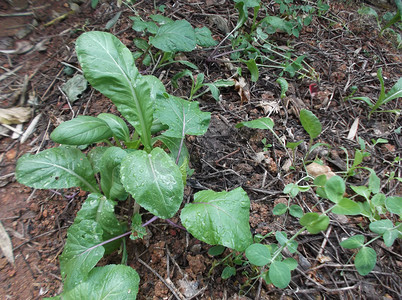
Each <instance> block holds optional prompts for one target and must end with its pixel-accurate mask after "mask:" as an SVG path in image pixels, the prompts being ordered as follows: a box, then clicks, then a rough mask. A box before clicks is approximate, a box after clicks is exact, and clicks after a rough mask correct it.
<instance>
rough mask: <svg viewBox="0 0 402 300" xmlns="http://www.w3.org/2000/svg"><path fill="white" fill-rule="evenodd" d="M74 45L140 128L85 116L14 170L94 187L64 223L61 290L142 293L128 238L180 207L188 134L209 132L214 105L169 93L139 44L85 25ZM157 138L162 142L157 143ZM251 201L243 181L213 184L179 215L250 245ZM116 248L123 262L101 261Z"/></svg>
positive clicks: (69, 294)
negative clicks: (122, 204)
mask: <svg viewBox="0 0 402 300" xmlns="http://www.w3.org/2000/svg"><path fill="white" fill-rule="evenodd" d="M76 52H77V56H78V60H79V62H80V65H81V67H82V70H83V73H84V75H85V77H86V79H87V80H88V82H89V83H90V84H91V85H92V87H93V88H95V89H97V90H98V91H100V92H101V93H102V94H104V95H105V96H107V97H108V98H110V99H111V101H112V102H113V103H114V104H115V105H116V107H117V109H118V110H119V112H120V113H121V115H122V116H123V117H124V118H125V120H126V121H127V122H128V123H130V125H132V127H133V128H134V132H130V131H129V127H128V125H127V123H126V121H125V120H123V119H122V118H120V117H117V116H115V115H112V114H100V115H99V116H97V117H92V116H79V117H77V118H75V119H72V120H70V121H67V122H64V123H62V124H61V125H60V126H58V127H57V128H56V129H55V130H54V131H53V132H52V134H51V136H50V137H51V139H52V140H53V141H55V142H56V143H60V144H62V146H60V147H55V148H51V149H47V150H44V151H42V152H40V153H38V154H36V155H32V154H25V155H24V156H22V157H21V158H20V159H19V160H18V163H17V166H16V178H17V180H18V181H19V182H20V183H22V184H25V185H27V186H30V187H33V188H38V189H64V188H71V187H79V188H81V189H82V190H84V191H88V192H90V194H89V195H88V197H87V199H86V200H85V202H84V203H83V205H82V208H81V209H80V211H79V212H78V213H77V216H76V218H75V220H74V223H73V225H72V226H71V227H70V228H69V229H68V231H67V241H66V244H65V247H64V251H63V253H62V255H61V256H60V269H61V274H62V279H63V285H64V290H63V293H62V295H61V296H59V297H58V298H59V299H61V298H62V299H100V298H104V297H106V296H105V295H109V296H110V295H111V294H113V295H114V296H115V297H117V298H119V299H127V298H129V299H135V298H136V295H137V293H138V286H139V280H140V279H139V275H138V274H137V272H136V271H135V270H134V269H132V268H131V267H129V266H126V265H124V262H125V261H126V259H125V257H127V254H126V253H125V249H126V248H125V242H126V241H125V239H124V237H126V236H129V235H130V236H131V238H132V239H137V238H141V237H143V236H144V235H145V234H146V231H145V230H144V228H143V227H144V226H146V225H147V224H149V223H151V222H152V221H154V220H156V219H158V218H161V219H168V218H171V217H173V216H174V215H175V214H176V213H177V211H178V210H179V208H180V206H181V204H182V199H183V190H184V185H185V183H186V178H187V176H189V174H191V170H190V169H189V166H188V161H189V157H188V156H189V154H188V151H187V148H186V146H185V143H184V139H185V136H186V135H202V134H204V133H205V132H206V130H207V128H208V126H209V121H210V113H207V112H202V111H201V110H200V109H199V104H198V102H195V101H191V102H190V101H186V100H183V99H181V98H178V97H175V96H173V95H170V94H168V93H166V91H165V88H164V86H163V84H162V83H161V82H160V81H159V79H157V78H156V77H154V76H150V75H148V76H142V75H141V74H140V73H139V72H138V70H137V68H136V66H135V63H134V57H133V55H132V53H131V52H130V51H129V50H128V48H126V46H125V45H123V44H122V43H121V42H120V41H119V40H118V39H117V38H116V37H115V36H113V35H112V34H109V33H105V32H96V31H94V32H87V33H84V34H82V35H81V36H80V37H79V38H78V39H77V42H76ZM156 134H159V135H156ZM156 141H161V142H162V145H161V146H160V147H156V146H155V143H156ZM99 143H103V144H106V145H107V146H96V145H95V146H94V147H91V148H92V149H91V150H90V151H89V152H88V153H83V152H82V151H81V150H80V149H79V146H82V145H86V146H87V145H93V144H99ZM165 149H168V150H169V153H168V152H166V151H165ZM95 175H97V176H95ZM97 178H100V180H99V181H98V180H97ZM129 198H130V199H131V198H132V199H133V200H134V202H135V204H134V209H133V215H132V217H131V218H130V216H117V215H116V214H115V206H116V205H117V203H118V201H125V200H126V199H129ZM141 207H142V208H143V209H145V210H147V211H149V212H150V213H152V214H153V215H154V217H153V218H151V219H150V220H149V221H147V222H146V223H142V220H141V214H140V213H141V211H140V208H141ZM249 209H250V200H249V198H248V196H247V194H246V193H245V192H244V190H243V189H242V188H237V189H235V190H233V191H230V192H214V191H209V190H206V191H202V192H199V193H196V194H195V195H194V202H193V203H190V204H186V205H185V206H184V208H183V210H182V211H181V215H180V217H181V221H182V224H183V225H184V226H185V227H186V228H187V230H188V231H189V232H190V233H191V234H193V235H194V236H195V237H196V238H198V239H200V240H202V241H204V242H206V243H209V244H211V245H216V244H218V245H223V246H225V247H229V248H231V249H235V250H236V251H244V250H245V249H246V248H247V247H248V246H249V245H250V244H251V243H252V236H251V233H250V226H249V223H248V219H249ZM130 222H131V230H130V231H128V232H127V227H128V225H129V224H130ZM170 222H171V221H170ZM118 248H121V249H122V252H123V258H122V261H123V264H122V265H108V266H104V267H97V266H96V265H97V263H98V261H99V260H100V259H101V258H102V257H103V256H104V255H106V254H109V253H111V252H113V251H115V250H116V249H118ZM56 298H57V297H56ZM117 298H116V299H117Z"/></svg>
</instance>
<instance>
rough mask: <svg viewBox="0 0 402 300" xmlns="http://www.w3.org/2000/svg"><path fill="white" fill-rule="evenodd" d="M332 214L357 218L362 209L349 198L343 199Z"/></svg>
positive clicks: (333, 209)
mask: <svg viewBox="0 0 402 300" xmlns="http://www.w3.org/2000/svg"><path fill="white" fill-rule="evenodd" d="M331 212H333V213H334V214H337V215H345V216H355V215H358V214H360V213H361V208H360V205H359V204H358V203H356V202H355V201H353V200H350V199H348V198H342V199H341V200H340V201H338V203H337V204H336V205H335V206H334V207H333V208H332V210H331Z"/></svg>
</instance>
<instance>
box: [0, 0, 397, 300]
mask: <svg viewBox="0 0 402 300" xmlns="http://www.w3.org/2000/svg"><path fill="white" fill-rule="evenodd" d="M116 2H117V1H103V2H102V1H100V3H99V4H98V6H97V7H96V8H95V9H93V8H91V6H90V1H71V3H70V2H67V1H56V0H50V1H45V0H37V1H28V0H7V1H5V0H1V1H0V108H10V107H14V106H18V107H31V108H32V111H31V115H30V117H29V118H28V119H27V120H26V122H25V123H24V125H23V127H22V128H21V129H20V130H22V131H24V130H25V129H27V127H28V125H29V124H30V122H31V121H32V120H33V119H34V118H35V117H36V116H38V115H39V114H41V117H40V119H39V122H38V123H37V125H36V127H35V130H34V132H33V133H32V134H31V135H30V136H29V137H28V138H27V139H26V141H24V142H23V143H21V142H20V139H13V138H12V137H11V135H12V132H11V131H7V130H6V129H4V127H3V126H0V127H1V128H2V131H0V133H1V135H0V207H1V209H0V221H1V223H2V224H3V226H4V227H5V229H6V231H7V233H8V235H9V236H10V238H11V241H12V245H13V254H14V257H15V265H14V266H12V265H11V264H10V263H8V261H7V259H6V258H5V257H4V256H1V257H0V270H1V272H0V299H42V298H44V297H51V296H55V295H58V294H59V293H60V292H61V291H62V282H61V275H60V270H59V263H58V256H59V255H60V254H61V253H62V251H63V246H64V243H65V239H66V231H67V228H68V227H69V226H70V225H71V224H72V222H73V220H74V217H75V214H76V212H77V211H78V210H79V208H80V207H81V204H82V202H83V201H84V199H85V198H86V193H85V192H83V191H80V190H79V189H70V190H58V191H42V190H34V189H31V188H28V187H25V186H22V185H21V184H19V183H17V182H16V181H15V177H14V170H15V164H16V161H17V160H18V158H19V157H21V156H22V155H23V154H24V153H27V152H32V153H36V152H38V151H40V150H44V149H47V148H50V147H52V146H54V142H52V141H51V140H50V139H49V134H50V132H51V131H52V130H53V129H54V128H55V127H56V126H57V125H58V124H60V123H61V122H62V121H66V120H69V119H71V118H72V117H74V116H76V115H80V114H86V115H94V116H96V115H98V114H99V113H101V112H111V113H116V108H115V107H114V106H113V104H112V103H111V102H110V101H109V100H108V99H106V98H105V97H104V96H102V95H101V94H100V93H98V92H96V91H94V90H93V89H92V88H88V89H87V90H86V91H85V92H84V93H83V94H82V95H81V96H80V98H79V100H77V101H76V102H74V103H73V104H71V105H70V103H68V102H67V100H66V97H65V95H64V94H63V93H62V91H61V89H60V88H61V86H62V85H63V84H64V83H65V82H66V81H67V80H68V79H69V78H71V75H69V74H67V73H66V72H65V70H66V66H73V67H76V68H79V64H78V62H77V57H76V54H75V52H74V41H75V40H76V38H77V37H78V36H79V35H80V34H81V33H83V32H86V31H92V30H102V31H105V25H106V24H107V22H108V21H109V20H111V19H112V18H113V16H115V15H116V13H117V12H119V11H121V12H122V14H121V16H120V18H119V19H118V21H117V22H116V24H115V25H114V26H113V27H112V28H111V29H109V30H106V31H109V32H111V33H113V34H115V35H116V36H117V37H118V38H119V39H120V40H121V41H122V42H123V43H124V44H125V45H127V47H129V48H130V49H131V50H133V51H134V45H133V43H132V40H133V38H134V37H136V36H137V35H138V33H136V32H135V31H134V30H132V29H131V26H132V21H131V20H130V19H129V17H130V16H133V15H134V14H137V15H138V16H141V17H143V18H146V16H149V15H151V14H156V13H160V12H159V11H158V10H157V9H156V8H157V7H159V6H160V5H161V4H164V5H165V12H164V15H165V16H169V17H170V18H173V19H186V20H187V21H189V22H190V23H191V24H192V25H193V26H194V27H201V26H207V27H209V28H210V29H211V31H212V33H213V37H214V38H215V39H216V40H218V41H220V40H222V39H223V38H224V36H225V33H224V32H223V30H222V28H220V27H219V26H217V25H216V23H214V22H215V21H214V20H217V19H216V18H212V17H213V16H219V17H220V19H223V20H225V22H226V24H227V26H228V27H229V28H230V29H231V28H233V27H234V26H235V25H236V22H237V17H238V15H237V12H236V10H235V9H234V5H233V2H232V1H229V0H220V1H218V0H216V1H212V0H206V1H196V0H194V1H192V0H176V1H144V0H142V1H135V3H134V4H132V5H129V6H127V5H122V6H121V7H118V6H117V5H116ZM263 2H264V3H267V4H268V7H270V13H272V12H273V11H275V10H276V11H277V9H278V7H277V6H275V5H274V4H273V3H274V1H263ZM313 2H314V1H313ZM329 3H330V10H329V12H328V13H327V14H326V15H324V17H321V18H319V17H317V16H315V17H314V18H313V21H312V23H311V24H310V25H309V26H307V27H304V28H303V29H302V31H301V34H300V37H299V38H294V37H292V38H291V37H289V36H288V35H286V34H285V33H280V32H279V33H275V34H273V35H272V36H270V40H272V41H273V42H274V43H276V44H277V45H278V46H280V47H282V48H286V47H291V48H293V49H294V51H295V52H294V53H295V54H297V55H302V54H306V57H307V58H306V59H307V61H308V63H309V64H310V65H311V67H312V68H313V69H314V70H315V72H316V73H317V74H318V75H319V77H320V82H319V83H318V85H319V91H318V93H317V94H316V95H315V96H314V97H311V95H310V93H309V86H310V84H312V83H317V82H314V81H312V80H311V79H309V78H302V79H298V78H297V77H294V78H287V80H288V82H289V85H290V87H289V91H288V93H287V96H286V98H284V99H282V100H281V99H280V88H279V85H278V84H277V83H275V80H276V79H277V78H278V74H279V72H280V70H278V69H272V68H266V69H264V68H262V69H260V77H259V80H258V81H257V82H255V83H254V82H251V81H250V74H248V72H247V71H246V68H244V65H243V70H244V74H243V76H244V78H245V79H246V82H247V86H246V87H245V89H248V93H249V97H248V99H243V98H241V97H240V96H239V93H238V92H237V91H236V90H235V89H234V88H224V89H222V91H221V92H222V97H221V100H220V101H219V102H217V101H215V100H214V99H213V98H212V97H211V96H210V94H205V95H204V96H203V97H201V98H199V99H197V100H198V101H199V102H200V107H201V109H202V110H203V111H209V112H211V113H212V118H211V124H210V128H209V130H208V132H207V133H206V134H205V135H204V136H199V137H188V139H187V141H186V143H187V147H188V148H189V151H190V156H191V165H192V168H194V169H195V173H194V175H193V176H192V177H191V179H190V180H189V181H188V185H187V187H186V191H185V194H186V197H187V198H188V199H190V198H191V195H192V194H193V193H195V192H196V191H199V190H201V189H206V188H208V189H213V190H215V191H221V190H227V191H229V190H232V189H234V188H236V187H239V186H241V187H243V189H244V190H246V192H247V193H248V195H249V197H250V199H251V202H252V204H251V211H250V224H251V228H252V232H253V234H256V233H259V234H263V235H264V234H266V233H268V232H271V231H273V232H275V231H277V230H284V229H286V230H287V231H288V232H289V233H293V232H296V231H297V230H298V229H299V228H300V225H299V224H298V222H297V220H296V219H295V218H291V217H284V216H280V217H278V216H274V215H273V214H272V209H273V207H274V206H275V205H276V204H278V203H281V202H282V203H283V202H286V201H287V197H288V196H287V195H285V194H283V188H284V186H285V185H286V184H288V183H291V182H297V181H298V180H299V179H300V178H302V177H303V174H302V173H303V172H304V170H303V166H302V165H299V166H296V168H295V169H293V170H292V169H290V170H289V169H287V170H286V168H285V166H284V165H285V164H286V161H287V154H286V153H285V151H284V150H283V148H281V147H280V145H279V144H278V142H277V141H276V140H275V138H274V137H273V136H272V134H270V133H269V132H268V131H263V130H252V129H247V128H242V129H236V128H235V125H236V124H237V123H238V122H241V121H245V120H253V119H256V118H260V117H263V116H267V114H269V116H270V117H271V118H272V119H273V120H274V122H275V131H276V132H277V134H278V135H279V136H285V137H286V138H287V139H288V141H299V140H302V139H303V140H308V136H307V134H306V132H305V131H304V130H303V128H302V126H301V124H300V122H299V120H298V117H297V116H298V112H299V111H300V109H302V108H307V109H309V110H311V111H313V112H314V114H315V115H316V116H317V117H318V118H319V119H320V121H321V123H322V125H323V133H322V134H321V135H320V136H319V138H318V139H317V140H316V142H322V143H327V144H330V145H331V147H332V148H331V150H327V149H326V148H325V149H323V148H318V149H317V152H316V153H315V155H318V156H319V157H320V158H322V159H323V160H324V161H325V162H326V164H327V165H329V166H330V167H331V169H332V170H333V171H334V172H338V171H344V170H345V159H346V158H345V153H344V151H343V150H342V149H341V147H344V148H346V149H347V150H348V151H350V153H353V151H354V149H358V148H359V145H358V143H357V142H356V139H347V135H348V133H349V132H350V129H351V127H352V124H353V123H354V121H355V120H356V119H359V129H358V136H360V137H361V138H363V139H364V140H366V141H367V142H368V143H371V140H372V139H378V138H383V139H386V140H387V142H386V143H383V144H379V145H377V146H375V147H369V149H368V151H369V152H370V154H371V155H370V156H369V157H367V158H366V159H365V161H364V165H365V166H366V167H370V168H373V169H374V170H375V171H376V173H377V174H378V176H379V177H380V178H381V180H382V182H383V183H384V184H383V186H382V190H383V192H384V193H385V194H386V195H402V189H401V185H400V182H399V181H397V180H391V181H387V176H386V175H387V174H389V173H390V172H392V171H395V172H396V176H399V177H402V175H401V172H402V170H401V163H400V162H397V163H393V162H394V160H395V158H397V157H401V154H402V151H401V149H402V147H401V146H402V138H401V134H400V133H399V134H398V133H396V129H398V128H401V119H400V117H399V116H396V115H395V114H390V113H387V114H386V113H383V114H375V115H373V116H372V118H371V119H368V112H369V110H368V108H367V105H366V104H364V103H363V102H359V101H344V99H345V97H347V96H348V95H349V94H350V87H351V86H358V92H357V93H356V95H357V94H358V95H359V96H368V97H375V96H377V95H378V94H379V82H378V79H377V77H376V72H377V69H378V68H379V67H382V68H383V74H384V77H385V78H386V86H387V88H388V89H389V88H390V87H391V86H392V85H393V84H394V83H395V82H396V81H397V80H398V79H399V78H400V77H401V76H402V61H401V60H402V55H401V52H400V50H398V49H397V48H396V44H395V43H396V41H395V40H394V38H393V37H392V36H387V35H385V36H384V37H382V36H380V35H379V29H378V26H377V24H376V21H375V19H374V18H370V17H368V16H362V15H359V14H358V13H357V9H358V8H359V7H361V5H362V4H363V2H362V1H352V0H346V1H329ZM381 3H382V2H381ZM366 4H367V2H366ZM384 5H385V4H384ZM384 5H380V6H375V9H377V10H378V12H379V13H381V14H383V13H384V12H385V11H386V10H387V6H384ZM224 45H225V44H224ZM226 45H229V42H228V43H227V44H226ZM225 49H229V48H225ZM212 51H213V49H207V50H199V51H193V52H191V53H185V59H187V60H189V61H190V62H192V63H194V64H196V65H197V66H198V67H199V68H200V71H201V72H204V73H205V74H206V77H207V79H208V81H209V82H212V81H214V80H216V79H222V78H223V79H226V78H230V77H231V76H232V75H233V74H232V70H230V68H228V66H227V64H225V62H224V61H223V60H222V58H225V55H223V56H222V57H220V59H216V60H213V61H209V60H208V59H207V58H208V55H209V54H210V53H211V52H212ZM219 51H220V50H219ZM223 51H224V50H222V51H220V52H221V53H223ZM226 56H227V57H229V55H226ZM138 67H139V69H140V71H141V72H142V73H144V74H147V73H150V71H151V70H149V69H147V68H146V67H143V66H138ZM182 69H184V66H181V65H176V64H175V65H169V66H167V67H165V68H161V69H157V70H156V71H155V73H154V75H155V76H157V77H160V78H162V80H163V82H164V84H165V86H166V87H167V90H168V92H169V93H172V94H174V95H176V96H182V97H186V96H188V95H189V90H190V88H191V82H190V81H189V80H187V79H183V80H180V81H179V83H180V88H179V89H174V87H173V86H172V85H171V78H172V76H174V75H175V74H176V73H177V72H179V71H180V70H182ZM269 103H271V104H269ZM272 103H276V105H277V106H274V107H277V109H269V105H271V107H272V105H273V104H272ZM267 105H268V106H267ZM387 108H388V109H396V108H401V99H397V100H396V101H392V102H390V103H389V104H388V106H387ZM12 126H14V125H12ZM14 127H15V126H14ZM264 138H265V139H266V140H267V143H270V144H272V145H273V146H272V147H271V148H269V149H268V150H267V151H266V152H264V154H263V156H264V157H263V159H262V160H258V159H256V155H257V153H262V152H263V151H264V150H263V148H264V145H263V143H262V142H261V141H262V140H263V139H264ZM300 147H301V148H300V149H301V150H300V151H297V152H296V156H297V157H300V158H301V157H302V156H303V155H304V153H305V152H303V150H304V149H306V147H307V146H306V143H304V144H302V145H300ZM310 159H311V158H310ZM285 170H286V171H285ZM351 180H352V181H353V184H355V185H362V184H366V183H367V178H363V177H359V176H356V177H355V178H352V179H351ZM294 201H295V204H299V205H300V206H301V207H303V208H304V209H305V210H306V209H309V208H311V207H313V206H314V205H315V199H314V198H313V197H312V193H303V194H300V195H299V196H297V197H296V198H295V199H294ZM145 216H146V217H147V218H150V217H151V216H147V215H145ZM172 221H174V222H176V223H179V218H178V217H176V218H174V219H172ZM367 222H368V221H367V220H366V219H364V218H362V217H360V218H356V217H354V218H353V219H352V218H348V217H339V216H336V215H331V223H330V227H329V228H328V230H327V231H326V232H322V233H321V234H317V235H310V234H308V233H305V234H302V235H301V236H300V237H299V238H298V242H299V248H298V255H297V257H295V258H297V260H298V261H299V268H298V269H297V270H295V271H293V273H292V282H291V284H290V285H289V287H288V288H286V289H283V290H281V289H277V288H275V287H274V286H272V285H267V284H265V283H264V282H263V281H252V280H249V278H252V277H253V276H255V275H256V273H255V270H253V269H251V268H250V267H247V266H243V267H239V268H238V271H237V275H236V276H233V277H231V278H229V279H227V280H223V279H222V278H221V277H220V275H221V272H222V270H223V268H224V265H222V264H221V265H217V266H216V267H214V266H215V265H216V264H217V262H218V261H219V260H220V259H222V258H223V257H224V254H223V255H222V256H219V257H217V258H214V257H212V256H210V255H208V253H207V252H208V250H209V248H210V246H209V245H207V244H204V243H202V242H200V241H198V240H196V239H194V238H193V237H192V236H191V235H190V234H188V233H187V232H185V231H182V230H180V229H178V228H175V227H172V226H170V225H168V224H167V223H166V222H164V221H163V220H160V221H157V222H154V223H152V224H151V225H150V226H149V227H148V228H147V230H148V232H149V234H148V235H147V238H146V239H144V240H137V241H131V240H128V241H127V243H128V253H129V257H128V264H129V265H130V266H132V267H133V268H135V269H136V270H137V272H138V273H139V275H140V277H141V282H140V289H139V295H138V299H174V298H175V296H173V293H172V290H174V291H176V292H178V293H179V294H180V295H182V296H183V299H255V298H259V299H293V298H295V299H401V298H402V273H401V270H402V268H401V266H402V252H401V240H400V239H399V240H397V241H396V242H395V243H394V245H393V246H392V247H390V248H387V247H385V245H384V244H383V243H382V242H381V241H380V240H377V241H376V242H375V243H373V244H374V247H375V249H376V251H377V256H378V259H377V265H376V267H375V269H374V271H373V272H371V273H370V274H369V275H367V276H365V277H362V276H360V275H359V274H358V273H357V272H356V270H355V269H354V267H353V265H352V264H351V261H349V258H350V255H351V253H352V252H351V251H349V250H345V249H343V248H341V247H340V246H339V241H340V240H341V239H342V237H345V236H346V235H347V234H348V233H350V232H354V233H361V232H363V231H364V228H367V224H368V223H367ZM228 251H229V250H226V252H225V254H227V253H228ZM323 257H324V258H325V259H323ZM120 260H121V258H120V256H119V255H118V254H117V253H115V254H112V255H111V256H110V257H108V258H105V259H103V260H102V261H101V263H100V264H106V263H119V262H120ZM253 272H254V273H253ZM161 278H162V279H163V280H161Z"/></svg>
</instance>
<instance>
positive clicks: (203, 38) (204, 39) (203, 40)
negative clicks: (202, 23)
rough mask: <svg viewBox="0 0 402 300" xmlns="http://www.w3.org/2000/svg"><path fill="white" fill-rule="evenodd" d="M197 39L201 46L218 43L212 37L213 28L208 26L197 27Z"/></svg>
mask: <svg viewBox="0 0 402 300" xmlns="http://www.w3.org/2000/svg"><path fill="white" fill-rule="evenodd" d="M195 39H196V41H197V45H199V46H201V47H212V46H215V45H216V44H217V43H218V42H217V41H215V40H214V39H213V38H212V33H211V30H209V29H208V28H207V27H201V28H198V27H197V28H195Z"/></svg>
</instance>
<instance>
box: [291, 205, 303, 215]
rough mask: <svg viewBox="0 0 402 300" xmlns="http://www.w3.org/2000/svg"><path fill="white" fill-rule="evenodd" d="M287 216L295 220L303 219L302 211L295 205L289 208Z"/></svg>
mask: <svg viewBox="0 0 402 300" xmlns="http://www.w3.org/2000/svg"><path fill="white" fill-rule="evenodd" d="M289 214H290V215H291V216H293V217H295V218H301V217H303V214H304V213H303V209H302V208H301V207H300V206H299V205H296V204H293V205H291V206H290V207H289Z"/></svg>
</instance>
